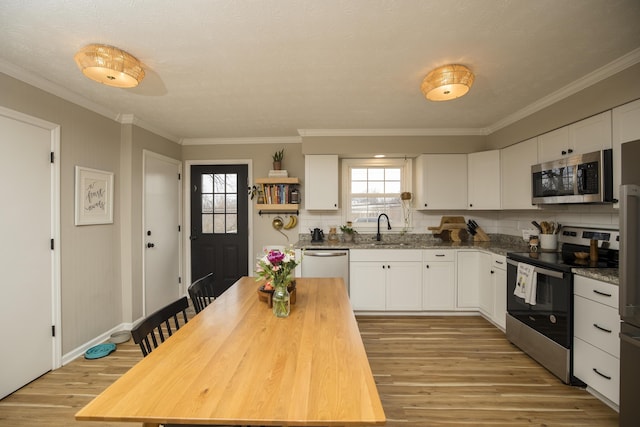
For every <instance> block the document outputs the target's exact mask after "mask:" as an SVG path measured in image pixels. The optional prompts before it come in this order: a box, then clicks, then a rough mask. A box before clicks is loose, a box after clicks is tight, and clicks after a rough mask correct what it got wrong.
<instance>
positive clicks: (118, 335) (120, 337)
mask: <svg viewBox="0 0 640 427" xmlns="http://www.w3.org/2000/svg"><path fill="white" fill-rule="evenodd" d="M129 339H131V332H129V331H119V332H114V333H112V334H111V338H110V339H109V341H111V342H112V343H114V344H122V343H123V342H127V341H129Z"/></svg>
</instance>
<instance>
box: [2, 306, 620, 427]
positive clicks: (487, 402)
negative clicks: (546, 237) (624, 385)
mask: <svg viewBox="0 0 640 427" xmlns="http://www.w3.org/2000/svg"><path fill="white" fill-rule="evenodd" d="M191 316H192V314H191ZM358 323H359V326H360V332H361V334H362V337H363V341H364V344H365V347H366V350H367V354H368V355H369V361H370V364H371V369H372V371H373V373H374V376H375V378H376V382H377V384H378V391H379V393H380V397H381V399H382V403H383V406H384V409H385V413H386V415H387V419H388V422H387V425H388V426H599V427H602V426H617V425H618V414H617V413H616V412H615V411H613V410H612V409H610V408H609V407H607V406H606V405H604V404H603V403H601V402H600V401H598V400H597V399H596V398H594V397H593V396H591V395H590V394H589V393H587V392H586V391H584V390H581V389H579V388H575V387H569V386H566V385H564V384H562V383H561V382H560V381H559V380H557V379H556V378H555V377H554V376H553V375H551V374H550V373H549V372H547V371H546V370H545V369H544V368H542V367H540V366H539V365H538V364H537V363H536V362H534V361H533V360H531V359H530V358H529V357H528V356H526V355H525V354H524V353H522V352H521V351H519V350H518V349H517V348H516V347H514V346H512V345H511V344H510V343H509V342H508V341H507V340H506V339H505V337H504V334H503V333H502V332H500V331H499V330H497V329H496V328H495V327H493V326H492V325H491V324H490V323H489V322H487V321H486V320H484V319H483V318H481V317H477V316H473V317H359V318H358ZM141 359H142V354H141V352H140V349H139V348H138V347H137V346H135V345H134V344H133V342H132V341H129V342H128V343H125V344H119V345H118V349H117V351H116V352H114V353H112V354H111V355H110V356H108V357H105V358H103V359H97V360H85V359H83V358H79V359H76V360H74V361H73V362H71V363H69V364H68V365H66V366H64V367H62V368H60V369H58V370H56V371H53V372H50V373H48V374H46V375H44V376H42V377H41V378H39V379H37V380H35V381H33V382H32V383H30V384H28V385H27V386H25V387H23V388H22V389H20V390H18V391H17V392H15V393H14V394H12V395H10V396H7V397H6V398H5V399H3V400H0V425H1V426H3V427H22V426H52V427H58V426H60V427H62V426H65V427H66V426H87V427H103V426H122V427H131V426H132V425H134V424H130V423H98V422H78V421H75V419H74V414H75V413H76V412H77V411H78V410H79V409H80V408H81V407H83V406H84V405H85V404H86V403H88V402H89V401H90V400H91V399H92V398H93V397H94V396H96V395H97V394H98V393H100V392H101V391H102V390H104V389H105V388H106V387H107V386H108V385H109V384H110V383H112V382H113V381H115V379H116V378H118V377H119V376H120V375H121V374H123V373H124V372H125V371H127V370H128V369H129V368H130V367H131V366H133V365H134V364H135V363H136V362H137V361H139V360H141Z"/></svg>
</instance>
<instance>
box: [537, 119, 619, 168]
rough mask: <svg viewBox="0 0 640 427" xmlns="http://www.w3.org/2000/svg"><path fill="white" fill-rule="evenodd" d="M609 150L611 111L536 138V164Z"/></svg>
mask: <svg viewBox="0 0 640 427" xmlns="http://www.w3.org/2000/svg"><path fill="white" fill-rule="evenodd" d="M607 148H611V111H605V112H604V113H601V114H598V115H595V116H593V117H589V118H587V119H584V120H580V121H579V122H576V123H573V124H571V125H569V126H565V127H562V128H560V129H556V130H554V131H551V132H548V133H545V134H543V135H540V136H539V137H538V155H539V158H538V162H539V163H544V162H548V161H552V160H557V159H561V158H562V157H564V156H570V155H575V154H584V153H590V152H592V151H598V150H604V149H607Z"/></svg>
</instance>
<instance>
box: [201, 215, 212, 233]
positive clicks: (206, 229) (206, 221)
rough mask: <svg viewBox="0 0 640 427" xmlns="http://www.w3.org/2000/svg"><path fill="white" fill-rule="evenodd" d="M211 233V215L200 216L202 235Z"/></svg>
mask: <svg viewBox="0 0 640 427" xmlns="http://www.w3.org/2000/svg"><path fill="white" fill-rule="evenodd" d="M211 233H213V215H210V214H209V215H202V234H211Z"/></svg>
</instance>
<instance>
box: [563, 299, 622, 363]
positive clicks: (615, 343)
mask: <svg viewBox="0 0 640 427" xmlns="http://www.w3.org/2000/svg"><path fill="white" fill-rule="evenodd" d="M573 302H574V314H573V316H574V317H573V318H574V323H575V324H574V333H573V334H574V336H576V337H578V338H580V339H582V340H584V341H586V342H588V343H590V344H592V345H594V346H596V347H598V348H599V349H601V350H604V351H606V352H607V353H609V354H611V355H613V356H615V357H618V358H619V357H620V338H619V337H618V334H619V333H620V317H619V316H618V312H617V311H616V309H614V308H612V307H609V306H608V305H604V304H600V303H597V302H594V301H591V300H589V299H586V298H583V297H581V296H579V295H575V296H574V297H573Z"/></svg>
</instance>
